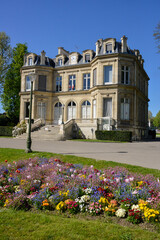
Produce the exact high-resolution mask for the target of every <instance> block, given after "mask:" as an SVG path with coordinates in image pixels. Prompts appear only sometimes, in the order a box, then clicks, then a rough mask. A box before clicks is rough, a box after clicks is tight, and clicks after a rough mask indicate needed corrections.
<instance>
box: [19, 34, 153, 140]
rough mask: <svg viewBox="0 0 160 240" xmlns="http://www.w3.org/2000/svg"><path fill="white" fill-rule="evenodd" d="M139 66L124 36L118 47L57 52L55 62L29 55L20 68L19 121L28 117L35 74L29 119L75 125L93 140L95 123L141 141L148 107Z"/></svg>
mask: <svg viewBox="0 0 160 240" xmlns="http://www.w3.org/2000/svg"><path fill="white" fill-rule="evenodd" d="M143 62H144V60H143V59H142V56H141V55H140V53H139V51H138V50H131V49H129V48H128V46H127V38H126V37H125V36H123V37H122V38H121V41H120V42H117V41H116V39H113V38H108V39H104V40H103V39H99V40H98V41H97V42H96V51H93V50H85V51H83V53H82V54H80V53H78V52H71V53H70V52H68V51H66V50H65V49H64V48H62V47H59V48H58V55H57V56H56V57H55V58H54V59H50V58H48V57H46V56H45V52H44V51H42V53H41V55H40V56H39V55H36V54H34V53H28V54H27V55H26V56H25V59H24V66H23V67H22V68H21V92H20V99H21V100H20V103H21V104H20V121H22V120H24V119H25V118H27V117H28V106H29V99H30V77H29V74H30V73H33V74H35V76H36V79H35V81H34V82H33V103H32V104H33V105H32V118H34V119H39V118H43V119H44V120H45V123H46V124H61V123H62V121H64V123H65V124H66V123H67V122H68V121H70V120H71V119H75V121H76V122H77V124H79V126H81V124H82V125H83V128H85V132H86V134H84V135H85V136H86V137H91V132H92V137H94V131H95V129H96V127H97V119H98V126H99V128H100V129H106V130H109V129H114V130H115V129H118V130H130V131H132V132H133V137H134V138H142V137H144V136H145V135H146V134H147V127H148V126H147V125H148V101H149V100H148V81H149V77H148V75H147V74H146V72H145V70H144V68H143ZM62 118H63V119H62ZM93 122H96V124H95V125H94V127H93ZM85 123H86V125H85ZM89 126H91V127H89ZM86 129H88V131H89V132H88V134H87V130H86Z"/></svg>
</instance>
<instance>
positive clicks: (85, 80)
mask: <svg viewBox="0 0 160 240" xmlns="http://www.w3.org/2000/svg"><path fill="white" fill-rule="evenodd" d="M83 89H84V90H88V89H90V73H86V74H83Z"/></svg>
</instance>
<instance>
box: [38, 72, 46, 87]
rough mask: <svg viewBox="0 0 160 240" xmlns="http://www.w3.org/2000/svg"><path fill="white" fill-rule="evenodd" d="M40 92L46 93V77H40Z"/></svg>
mask: <svg viewBox="0 0 160 240" xmlns="http://www.w3.org/2000/svg"><path fill="white" fill-rule="evenodd" d="M38 90H39V91H46V76H45V75H39V78H38Z"/></svg>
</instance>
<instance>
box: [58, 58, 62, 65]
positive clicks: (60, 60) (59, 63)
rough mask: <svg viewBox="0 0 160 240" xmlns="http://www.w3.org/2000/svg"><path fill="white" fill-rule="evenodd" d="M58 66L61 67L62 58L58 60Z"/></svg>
mask: <svg viewBox="0 0 160 240" xmlns="http://www.w3.org/2000/svg"><path fill="white" fill-rule="evenodd" d="M58 66H62V58H59V59H58Z"/></svg>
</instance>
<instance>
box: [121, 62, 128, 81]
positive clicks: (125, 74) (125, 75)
mask: <svg viewBox="0 0 160 240" xmlns="http://www.w3.org/2000/svg"><path fill="white" fill-rule="evenodd" d="M129 77H130V76H129V67H127V66H122V68H121V83H123V84H129Z"/></svg>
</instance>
